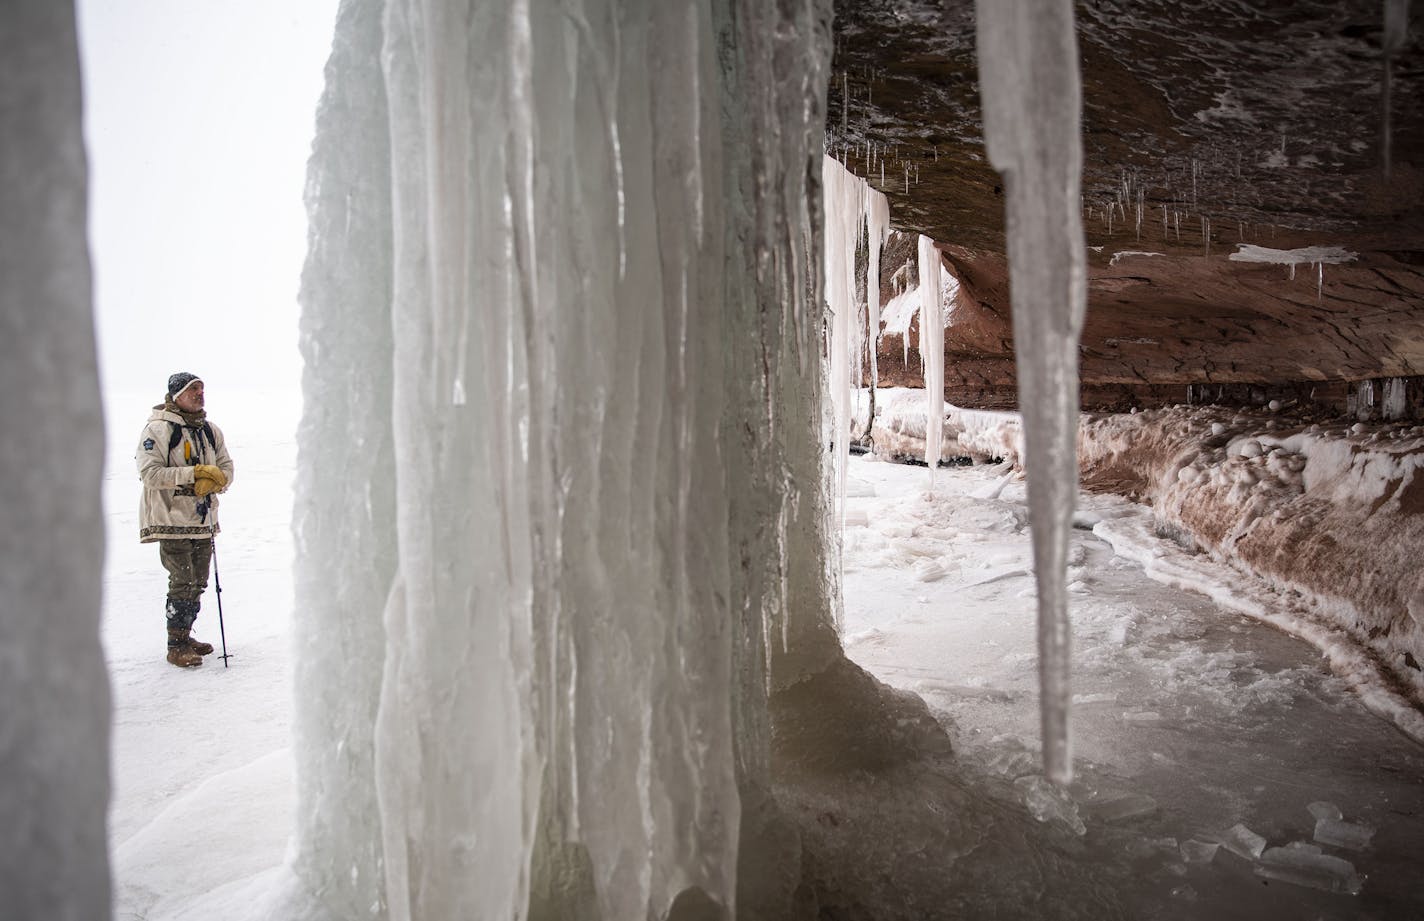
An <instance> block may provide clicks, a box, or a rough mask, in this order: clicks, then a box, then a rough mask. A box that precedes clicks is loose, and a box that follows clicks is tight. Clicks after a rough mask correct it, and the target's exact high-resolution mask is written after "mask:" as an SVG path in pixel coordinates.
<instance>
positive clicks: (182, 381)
mask: <svg viewBox="0 0 1424 921" xmlns="http://www.w3.org/2000/svg"><path fill="white" fill-rule="evenodd" d="M201 380H202V378H201V377H199V376H198V375H196V374H191V373H189V372H187V371H179V372H178V373H177V374H170V375H169V376H168V399H170V400H171V399H173V398H174V397H176V396H178V394H180V393H182V392H183V391H184V390H186V389H187V388H188V385H189V384H191V383H193V381H201Z"/></svg>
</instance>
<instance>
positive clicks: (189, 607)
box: [158, 539, 213, 629]
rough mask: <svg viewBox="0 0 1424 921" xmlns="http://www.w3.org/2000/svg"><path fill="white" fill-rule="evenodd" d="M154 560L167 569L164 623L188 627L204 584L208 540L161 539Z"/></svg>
mask: <svg viewBox="0 0 1424 921" xmlns="http://www.w3.org/2000/svg"><path fill="white" fill-rule="evenodd" d="M158 559H159V560H160V561H161V562H162V563H163V568H164V569H166V570H168V609H167V614H168V626H169V627H171V628H175V629H188V628H189V627H192V626H193V621H195V620H197V618H198V606H199V599H201V598H202V597H203V590H204V589H206V588H207V587H208V567H209V565H210V564H211V563H212V559H213V543H212V541H211V540H207V539H204V540H161V541H159V542H158Z"/></svg>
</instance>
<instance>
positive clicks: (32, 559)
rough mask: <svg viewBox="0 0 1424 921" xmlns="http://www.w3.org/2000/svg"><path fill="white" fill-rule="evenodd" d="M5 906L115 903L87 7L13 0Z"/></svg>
mask: <svg viewBox="0 0 1424 921" xmlns="http://www.w3.org/2000/svg"><path fill="white" fill-rule="evenodd" d="M0 138H3V139H4V140H3V141H0V424H3V426H4V431H5V432H6V435H5V438H4V439H3V441H0V508H3V509H4V510H5V525H4V527H3V528H0V606H3V607H0V701H3V702H4V703H3V708H4V709H3V713H0V829H3V831H0V914H3V915H4V916H5V917H6V918H13V919H16V921H30V919H36V921H38V919H42V918H43V919H54V921H90V919H94V918H105V917H108V914H109V891H110V882H109V863H108V849H107V841H106V827H107V821H106V818H107V812H108V800H109V683H108V677H107V674H106V673H105V670H104V660H103V654H102V651H101V649H100V647H99V598H100V576H101V575H102V570H103V561H104V519H103V514H102V509H101V507H100V497H99V484H100V478H101V474H102V472H103V463H104V424H103V418H102V413H101V411H100V403H99V378H98V365H97V360H96V356H95V346H94V318H93V312H92V307H91V302H90V272H89V250H88V243H87V236H86V233H85V220H86V214H87V205H86V200H85V196H86V192H87V187H88V179H87V174H88V168H87V165H86V163H85V157H84V143H83V139H82V137H81V133H80V81H79V49H78V46H77V42H76V36H75V21H74V9H73V7H72V6H70V5H69V4H65V3H53V2H50V0H15V2H10V3H6V4H4V5H3V6H0Z"/></svg>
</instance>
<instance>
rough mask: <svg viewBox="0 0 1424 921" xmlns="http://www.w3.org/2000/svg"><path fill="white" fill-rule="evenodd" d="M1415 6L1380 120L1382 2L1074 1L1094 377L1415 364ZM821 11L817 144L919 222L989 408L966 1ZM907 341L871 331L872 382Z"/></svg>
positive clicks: (1005, 355) (968, 374) (1418, 196)
mask: <svg viewBox="0 0 1424 921" xmlns="http://www.w3.org/2000/svg"><path fill="white" fill-rule="evenodd" d="M1420 7H1424V4H1413V5H1412V8H1411V9H1409V11H1408V15H1409V20H1410V21H1409V27H1410V28H1409V29H1408V31H1407V32H1406V33H1405V38H1404V41H1403V44H1402V46H1401V47H1398V48H1397V49H1395V50H1393V51H1392V53H1391V54H1390V56H1389V61H1390V64H1389V67H1388V74H1389V79H1388V83H1389V98H1390V100H1391V105H1390V107H1389V113H1390V116H1389V128H1388V131H1387V132H1386V130H1385V124H1384V111H1385V107H1384V104H1383V100H1384V98H1385V88H1384V84H1385V82H1386V80H1385V75H1386V66H1385V58H1386V56H1385V48H1384V43H1385V38H1386V32H1385V28H1384V23H1383V18H1384V4H1383V3H1382V2H1380V0H1368V2H1366V0H1347V2H1321V0H1289V2H1282V0H1258V2H1238V0H1085V2H1080V3H1077V4H1076V10H1077V21H1078V47H1079V55H1080V59H1081V70H1082V86H1083V122H1082V123H1083V132H1082V140H1083V176H1082V192H1083V223H1084V231H1085V236H1086V238H1087V239H1086V246H1087V247H1088V250H1087V262H1088V274H1089V281H1088V303H1089V310H1088V318H1087V322H1086V325H1085V329H1084V336H1083V342H1082V352H1081V358H1082V368H1083V378H1084V383H1085V385H1088V386H1093V385H1110V386H1118V387H1128V388H1132V387H1136V388H1138V389H1139V391H1141V392H1143V393H1145V392H1146V391H1147V390H1148V389H1150V388H1152V387H1166V388H1167V391H1166V392H1170V393H1180V392H1182V391H1181V387H1180V385H1181V384H1183V383H1220V384H1231V383H1241V382H1265V383H1287V382H1348V381H1359V380H1364V379H1370V378H1377V377H1384V376H1410V375H1420V374H1424V92H1421V91H1424V39H1421V32H1424V21H1421V19H1424V16H1421V13H1424V11H1421V9H1420ZM835 11H836V24H835V50H834V57H833V62H832V78H831V85H830V90H829V94H828V115H827V149H828V151H829V152H830V153H832V154H833V155H834V156H836V157H837V158H838V159H841V160H842V161H843V162H844V163H845V165H846V167H847V168H848V169H850V170H851V171H852V172H854V173H856V174H857V175H860V176H863V177H865V178H866V179H868V180H869V182H870V184H871V186H872V187H873V188H876V189H879V190H880V191H882V192H884V193H885V194H886V195H887V196H888V197H889V199H890V209H891V221H892V225H893V226H894V227H895V229H897V230H901V231H908V232H919V233H924V234H926V235H928V236H931V237H933V238H934V239H935V240H936V241H937V242H938V243H939V245H940V247H941V250H942V252H943V253H944V255H945V257H946V261H947V263H948V264H949V266H950V268H951V269H952V270H953V271H954V272H955V274H956V275H957V276H958V277H959V278H960V281H961V282H962V284H963V291H964V296H963V297H962V298H961V299H960V303H959V305H958V306H957V307H956V322H957V323H958V324H960V326H961V328H960V329H959V330H957V331H956V330H954V329H951V330H950V334H949V337H948V344H947V346H946V349H947V353H948V354H947V359H948V365H949V367H951V368H954V367H956V366H957V367H958V368H959V371H958V372H955V371H951V372H950V382H949V386H948V390H949V396H950V397H951V398H952V399H953V398H956V397H957V398H959V399H961V400H964V401H966V402H971V403H972V402H975V399H974V395H973V391H974V389H975V388H976V387H977V388H979V390H980V391H981V392H980V394H979V396H980V399H979V400H978V402H983V403H996V402H1002V401H1003V391H1004V389H1005V388H1006V387H1007V388H1009V389H1010V390H1011V389H1012V374H1013V371H1012V334H1011V331H1010V329H1009V326H1010V322H1009V312H1008V293H1007V288H1008V285H1007V269H1006V261H1005V259H1004V213H1003V200H1004V199H1003V189H1002V180H1001V178H1000V177H999V175H998V174H997V173H995V172H994V171H993V169H992V168H991V167H990V166H989V164H988V161H987V157H986V154H985V149H984V143H983V136H982V125H981V122H980V110H979V92H978V85H977V71H976V60H975V49H974V4H973V2H971V0H837V2H836V4H835ZM1386 137H1388V139H1389V143H1388V145H1387V146H1388V161H1389V169H1388V172H1387V173H1386V170H1385V160H1386V144H1385V140H1384V139H1385V138H1386ZM1242 243H1245V244H1254V245H1256V246H1262V247H1268V248H1271V249H1279V250H1290V249H1296V248H1300V247H1309V246H1340V247H1343V248H1344V249H1345V250H1346V251H1348V252H1350V253H1355V254H1357V256H1356V258H1355V259H1354V260H1352V261H1349V262H1346V263H1343V264H1339V265H1336V264H1325V265H1322V266H1316V265H1311V264H1304V265H1300V266H1297V267H1296V268H1295V269H1294V270H1292V269H1291V268H1289V267H1287V266H1283V265H1269V264H1254V263H1243V262H1239V261H1233V260H1231V259H1229V258H1228V257H1229V256H1230V255H1231V254H1232V253H1234V252H1235V251H1236V250H1237V247H1238V244H1242ZM1135 253H1153V254H1157V255H1152V256H1147V255H1131V254H1135ZM1115 257H1116V258H1115ZM896 258H899V261H900V262H903V261H904V259H903V257H895V256H893V255H892V257H890V258H887V260H886V262H885V267H886V274H885V278H886V280H887V281H886V288H885V297H888V296H889V295H890V294H891V291H890V289H889V287H888V279H889V276H890V273H891V272H893V271H894V269H895V268H896V267H897V265H898V264H899V263H897V262H896V261H895V259H896ZM900 352H901V349H900V344H899V342H898V341H896V342H894V343H893V344H888V345H887V346H882V356H883V358H884V361H882V365H883V366H884V367H886V369H887V370H886V374H887V377H888V379H887V380H885V381H882V382H883V383H884V382H889V383H895V382H897V381H896V380H895V375H896V368H895V365H896V361H897V360H898V359H897V358H896V356H898V355H899V354H900ZM912 364H913V362H912ZM912 370H913V369H912V368H905V367H903V364H902V366H901V368H900V371H901V372H902V374H903V375H904V376H908V377H913V376H917V375H911V374H910V372H911V371H912ZM956 374H957V376H956ZM905 382H909V381H905ZM957 386H958V387H961V388H968V389H967V390H963V392H960V393H956V392H955V388H956V387H957ZM1085 392H1086V387H1085Z"/></svg>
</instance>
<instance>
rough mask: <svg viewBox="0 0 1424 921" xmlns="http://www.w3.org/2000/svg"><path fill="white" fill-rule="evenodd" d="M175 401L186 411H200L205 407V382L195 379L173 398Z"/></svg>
mask: <svg viewBox="0 0 1424 921" xmlns="http://www.w3.org/2000/svg"><path fill="white" fill-rule="evenodd" d="M173 402H174V403H175V404H176V405H177V406H178V408H179V409H181V410H183V412H185V413H195V412H197V411H199V410H200V409H202V408H203V382H202V381H193V383H191V384H189V385H188V386H187V387H185V388H184V390H183V392H182V393H180V394H178V395H177V396H176V397H174V398H173Z"/></svg>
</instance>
